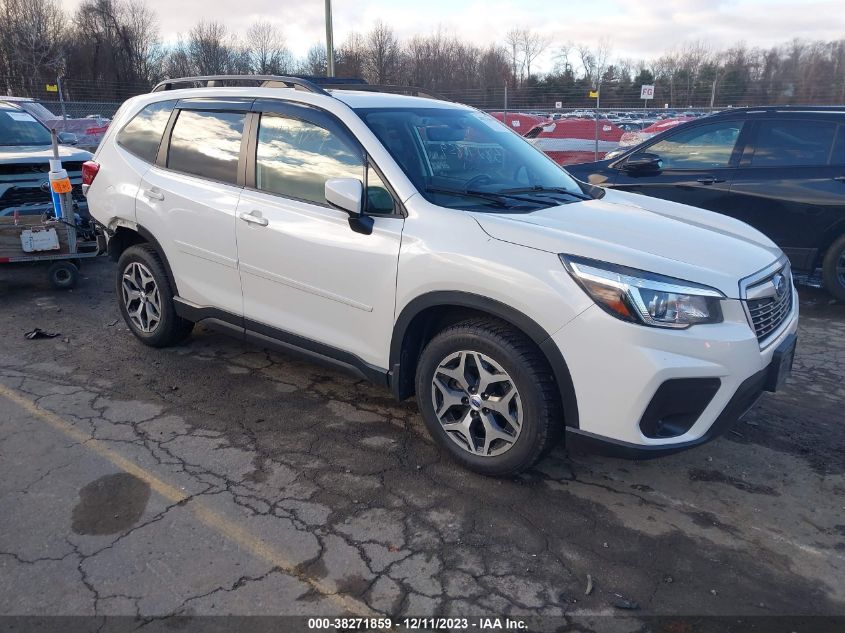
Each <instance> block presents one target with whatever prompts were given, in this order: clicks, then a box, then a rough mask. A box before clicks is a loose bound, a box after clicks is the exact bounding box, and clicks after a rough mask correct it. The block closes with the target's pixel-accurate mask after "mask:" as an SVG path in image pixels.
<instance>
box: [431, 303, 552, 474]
mask: <svg viewBox="0 0 845 633" xmlns="http://www.w3.org/2000/svg"><path fill="white" fill-rule="evenodd" d="M416 394H417V403H418V404H419V407H420V412H421V413H422V417H423V421H424V422H425V425H426V427H427V428H428V431H429V433H431V436H432V437H433V438H434V439H435V441H437V443H438V444H440V446H441V448H443V449H444V450H445V452H447V453H448V454H449V455H450V456H451V457H452V458H453V459H455V460H456V461H457V462H459V463H460V464H462V465H463V466H465V467H467V468H469V469H471V470H474V471H476V472H478V473H482V474H485V475H492V476H495V477H502V476H507V475H513V474H515V473H518V472H520V471H523V470H525V469H526V468H530V467H531V466H532V465H533V464H534V463H535V462H536V461H537V460H538V459H540V457H541V456H542V455H543V454H544V453H545V452H546V451H547V450H549V448H551V447H552V446H553V445H554V443H555V441H556V440H557V439H558V438H559V437H560V434H561V432H562V431H563V420H562V412H561V408H562V407H561V402H560V392H559V391H558V388H557V383H556V381H555V377H554V373H553V372H552V370H551V368H550V367H549V364H548V361H547V360H546V358H545V356H544V355H543V353H542V352H541V351H540V349H539V348H538V347H537V346H536V345H535V344H534V343H533V341H531V340H530V339H529V338H528V337H527V336H525V334H523V333H522V332H520V331H519V330H517V329H515V328H514V327H513V326H511V325H510V324H508V323H505V322H503V321H499V320H498V319H494V318H491V317H475V318H470V319H467V320H466V321H461V322H459V323H455V324H453V325H449V326H447V327H445V328H444V329H442V330H441V331H440V332H438V333H437V334H435V335H434V336H433V337H432V338H431V340H430V341H429V342H428V344H427V345H426V346H425V347H424V348H423V350H422V352H421V354H420V357H419V360H418V362H417V376H416Z"/></svg>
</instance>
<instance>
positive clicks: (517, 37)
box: [505, 28, 525, 80]
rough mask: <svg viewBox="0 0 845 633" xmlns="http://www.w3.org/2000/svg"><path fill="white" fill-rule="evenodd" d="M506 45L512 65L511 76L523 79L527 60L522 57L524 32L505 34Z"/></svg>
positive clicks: (511, 31)
mask: <svg viewBox="0 0 845 633" xmlns="http://www.w3.org/2000/svg"><path fill="white" fill-rule="evenodd" d="M505 44H506V45H507V49H508V55H509V57H510V63H511V74H512V75H513V78H514V79H515V80H516V79H518V78H519V77H522V69H523V68H524V64H525V60H524V58H522V57H520V52H521V51H522V30H521V29H516V28H514V29H511V30H510V31H508V32H507V33H505Z"/></svg>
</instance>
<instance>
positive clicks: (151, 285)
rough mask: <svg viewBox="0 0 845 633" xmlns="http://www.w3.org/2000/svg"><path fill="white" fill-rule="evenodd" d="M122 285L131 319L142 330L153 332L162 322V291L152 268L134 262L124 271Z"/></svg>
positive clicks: (146, 332) (147, 332)
mask: <svg viewBox="0 0 845 633" xmlns="http://www.w3.org/2000/svg"><path fill="white" fill-rule="evenodd" d="M120 287H121V290H122V293H123V303H124V304H125V305H126V312H127V314H128V315H129V320H130V321H132V323H133V325H134V326H135V327H136V328H138V330H140V331H141V332H144V333H145V334H152V333H153V332H154V331H155V329H156V328H157V327H158V324H159V323H161V293H160V292H159V290H158V286H157V285H156V282H155V278H154V277H153V274H152V272H150V269H149V268H147V267H146V266H144V264H141V263H140V262H132V263H131V264H129V266H127V267H126V269H125V270H124V271H123V278H122V279H121V282H120Z"/></svg>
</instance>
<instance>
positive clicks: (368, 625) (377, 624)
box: [308, 617, 528, 631]
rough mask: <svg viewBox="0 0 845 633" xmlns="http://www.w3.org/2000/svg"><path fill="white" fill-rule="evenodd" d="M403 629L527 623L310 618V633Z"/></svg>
mask: <svg viewBox="0 0 845 633" xmlns="http://www.w3.org/2000/svg"><path fill="white" fill-rule="evenodd" d="M394 628H399V629H400V630H401V629H406V630H410V631H414V630H427V631H432V630H444V631H455V630H466V631H473V630H475V631H520V630H526V629H527V628H528V627H527V624H526V623H525V622H524V621H523V620H519V619H511V618H498V617H475V618H401V619H397V620H393V619H392V618H308V629H309V630H330V631H331V630H334V631H374V630H375V631H386V630H389V629H394Z"/></svg>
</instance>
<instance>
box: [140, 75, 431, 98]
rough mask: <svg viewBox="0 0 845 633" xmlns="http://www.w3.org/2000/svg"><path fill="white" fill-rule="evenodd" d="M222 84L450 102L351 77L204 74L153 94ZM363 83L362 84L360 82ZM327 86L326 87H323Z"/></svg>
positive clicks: (419, 90) (428, 93)
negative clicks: (186, 86)
mask: <svg viewBox="0 0 845 633" xmlns="http://www.w3.org/2000/svg"><path fill="white" fill-rule="evenodd" d="M219 81H221V82H222V81H241V82H247V81H251V82H256V81H257V82H260V83H261V87H262V88H279V87H281V86H279V85H278V84H282V86H284V87H286V88H299V89H300V90H304V91H306V92H313V93H315V94H320V95H324V96H327V97H330V96H331V95H330V94H329V93H328V92H326V89H328V90H363V91H366V92H389V93H393V94H404V95H411V96H414V97H428V98H430V99H439V100H441V101H447V99H444V98H443V97H441V96H440V95H438V94H436V93H434V92H432V91H430V90H426V89H424V88H418V87H416V86H392V85H386V84H368V83H366V82H364V81H363V80H355V79H349V78H340V77H338V78H334V77H312V78H310V79H303V78H302V77H290V76H285V75H203V76H199V77H177V78H174V79H165V80H164V81H160V82H159V83H157V84H156V86H155V87H154V88H153V90H152V91H153V92H160V91H162V90H173V86H174V85H175V84H204V87H206V88H211V87H215V86H217V82H219ZM359 81H360V83H358V82H359ZM323 86H325V88H324V87H323Z"/></svg>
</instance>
